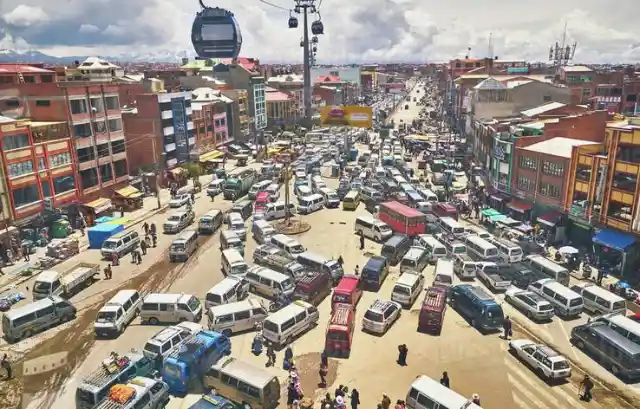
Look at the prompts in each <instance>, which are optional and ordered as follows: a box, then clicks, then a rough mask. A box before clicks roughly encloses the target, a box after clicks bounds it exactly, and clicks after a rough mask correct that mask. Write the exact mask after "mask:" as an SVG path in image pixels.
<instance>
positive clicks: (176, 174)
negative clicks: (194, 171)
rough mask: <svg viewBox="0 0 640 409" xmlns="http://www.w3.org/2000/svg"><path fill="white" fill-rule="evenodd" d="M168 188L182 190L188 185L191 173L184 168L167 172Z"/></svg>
mask: <svg viewBox="0 0 640 409" xmlns="http://www.w3.org/2000/svg"><path fill="white" fill-rule="evenodd" d="M165 178H166V186H167V187H173V188H176V189H178V188H181V187H182V186H184V185H186V184H187V183H188V179H189V172H187V170H186V169H183V168H174V169H170V170H167V171H166V172H165Z"/></svg>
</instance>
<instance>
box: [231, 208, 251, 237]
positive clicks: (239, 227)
mask: <svg viewBox="0 0 640 409" xmlns="http://www.w3.org/2000/svg"><path fill="white" fill-rule="evenodd" d="M227 220H228V222H227V223H228V224H227V228H228V229H229V230H231V231H232V232H234V233H235V234H237V235H238V237H240V240H242V241H245V240H246V239H247V228H246V227H245V225H244V219H243V218H242V215H241V214H240V213H229V217H228V219H227Z"/></svg>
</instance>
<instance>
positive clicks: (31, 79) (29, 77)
mask: <svg viewBox="0 0 640 409" xmlns="http://www.w3.org/2000/svg"><path fill="white" fill-rule="evenodd" d="M23 79H24V82H25V84H35V83H36V77H35V76H34V75H25V76H24V77H23Z"/></svg>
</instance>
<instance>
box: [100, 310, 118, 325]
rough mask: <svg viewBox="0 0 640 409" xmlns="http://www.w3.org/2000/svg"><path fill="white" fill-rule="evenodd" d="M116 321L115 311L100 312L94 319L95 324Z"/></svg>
mask: <svg viewBox="0 0 640 409" xmlns="http://www.w3.org/2000/svg"><path fill="white" fill-rule="evenodd" d="M115 321H116V312H115V311H100V312H98V316H97V317H96V322H99V323H101V324H102V323H107V322H115Z"/></svg>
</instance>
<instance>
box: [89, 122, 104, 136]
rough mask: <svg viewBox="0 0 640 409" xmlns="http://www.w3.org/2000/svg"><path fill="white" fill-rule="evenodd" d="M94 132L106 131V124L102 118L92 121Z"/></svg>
mask: <svg viewBox="0 0 640 409" xmlns="http://www.w3.org/2000/svg"><path fill="white" fill-rule="evenodd" d="M92 125H93V132H94V133H97V134H98V133H107V125H106V124H105V122H104V121H103V120H97V121H94V122H92Z"/></svg>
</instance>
